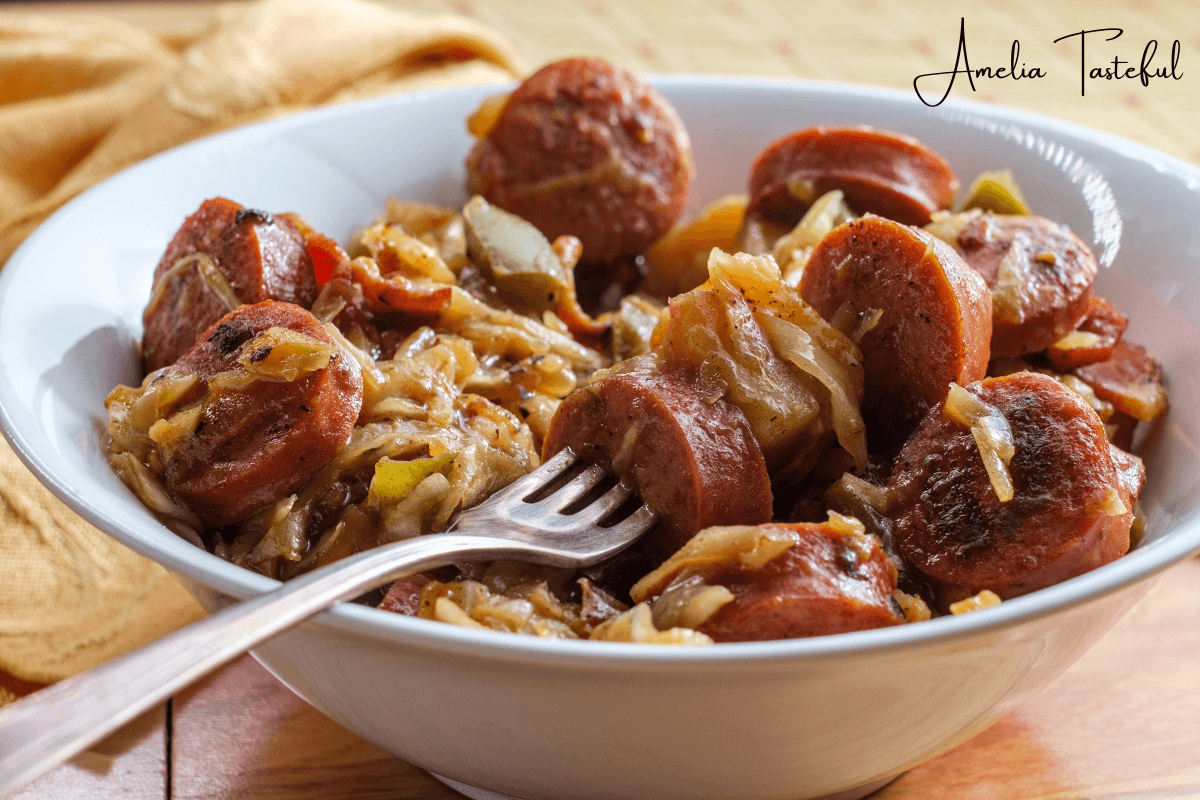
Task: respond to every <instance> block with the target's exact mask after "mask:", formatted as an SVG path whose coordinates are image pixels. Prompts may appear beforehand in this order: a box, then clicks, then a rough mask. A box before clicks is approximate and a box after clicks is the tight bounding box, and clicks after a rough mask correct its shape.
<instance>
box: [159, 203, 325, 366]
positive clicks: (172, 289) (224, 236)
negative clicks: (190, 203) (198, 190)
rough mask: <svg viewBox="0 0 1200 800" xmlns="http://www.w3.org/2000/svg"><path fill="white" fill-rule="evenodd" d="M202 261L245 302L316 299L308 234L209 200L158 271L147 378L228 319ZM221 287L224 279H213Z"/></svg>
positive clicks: (258, 213) (279, 221) (272, 218)
mask: <svg viewBox="0 0 1200 800" xmlns="http://www.w3.org/2000/svg"><path fill="white" fill-rule="evenodd" d="M197 254H198V255H200V256H203V257H205V258H207V259H209V260H210V261H211V264H212V265H213V266H215V267H216V271H217V273H219V275H220V276H224V283H225V284H227V286H228V288H229V289H232V292H233V294H234V295H235V296H236V300H237V301H238V302H241V303H258V302H261V301H263V300H282V301H285V302H288V303H296V304H298V305H301V306H304V307H305V308H307V307H309V306H311V305H312V302H313V300H315V299H316V297H317V282H316V278H315V277H314V276H313V263H312V257H311V256H310V255H309V254H308V251H307V250H306V249H305V246H304V236H303V235H302V234H301V233H300V231H299V230H297V229H296V226H295V225H294V224H293V223H292V222H291V221H289V220H287V219H285V218H283V217H275V216H272V215H271V214H268V213H266V212H263V211H256V210H254V209H248V208H243V207H242V206H241V205H239V204H237V203H235V202H233V201H232V200H227V199H225V198H223V197H217V198H213V199H211V200H205V201H204V203H202V204H201V206H200V208H199V209H198V210H197V211H196V213H194V214H192V215H191V216H190V217H188V218H187V219H186V220H184V223H183V225H182V227H180V229H179V230H178V231H177V232H176V233H175V236H174V238H172V239H171V243H170V244H169V245H167V251H166V252H165V253H164V254H163V257H162V259H161V260H160V261H159V262H158V267H156V268H155V270H154V288H153V290H152V293H151V297H150V302H149V304H148V305H147V306H146V309H145V311H144V312H143V314H142V326H143V328H144V331H145V333H144V335H143V337H142V363H143V366H144V367H145V369H146V372H148V373H149V372H153V371H154V370H156V369H159V368H161V367H165V366H167V365H168V364H173V363H175V361H176V359H178V358H179V357H180V356H181V355H183V353H184V351H186V350H187V349H188V348H189V347H191V346H192V345H193V344H195V342H196V340H197V339H198V337H199V336H200V333H201V332H202V331H203V330H205V329H206V328H207V327H208V326H210V325H212V324H213V323H214V322H216V321H217V320H219V319H220V318H221V317H223V316H225V314H226V313H228V312H229V311H230V310H231V307H230V304H231V302H232V300H231V299H229V298H223V297H222V296H221V293H222V291H223V289H222V287H220V286H214V278H215V276H214V275H213V274H212V273H208V275H207V276H206V270H205V265H204V264H202V263H200V260H199V259H197V258H192V259H188V260H186V261H185V260H184V259H187V258H188V256H194V255H197ZM215 280H216V281H217V282H219V281H220V278H215Z"/></svg>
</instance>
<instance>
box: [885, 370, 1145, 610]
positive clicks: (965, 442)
mask: <svg viewBox="0 0 1200 800" xmlns="http://www.w3.org/2000/svg"><path fill="white" fill-rule="evenodd" d="M966 391H968V392H969V393H971V394H972V395H974V396H975V397H976V398H978V399H979V400H981V401H982V402H983V403H984V404H986V405H987V406H990V407H991V408H993V409H996V410H997V411H999V413H1000V414H1002V415H1003V417H1004V419H1005V420H1006V421H1007V424H1008V426H1009V428H1010V429H1011V432H1012V439H1013V444H1014V446H1015V450H1014V453H1013V455H1012V457H1011V460H1010V461H1009V463H1008V465H1007V470H1008V474H1009V476H1010V477H1011V481H1012V485H1013V497H1012V499H1010V500H1008V501H1005V502H1001V501H1000V499H999V497H998V496H997V491H996V489H994V488H993V485H992V482H991V480H990V478H989V475H988V472H987V470H986V468H985V467H984V460H983V457H982V456H981V453H980V449H979V445H978V444H977V443H976V440H975V438H974V436H973V435H972V433H971V431H970V430H969V429H967V428H966V427H964V426H963V425H960V424H959V423H958V422H955V421H953V420H951V419H949V418H948V417H947V416H946V415H945V414H943V410H942V407H938V408H934V409H932V410H931V411H930V412H929V415H928V416H927V417H926V418H925V419H924V420H923V421H922V423H921V426H920V427H919V428H918V429H917V431H916V433H915V434H913V437H912V439H911V440H909V442H908V444H907V445H905V447H904V450H903V451H902V452H901V453H900V455H899V457H898V459H897V461H896V467H895V471H894V472H893V474H892V477H891V480H890V481H889V483H888V490H889V492H890V493H891V495H892V500H891V504H890V506H889V508H888V513H889V515H890V516H892V517H893V518H894V520H895V530H894V534H895V544H896V547H897V549H898V551H899V552H900V554H901V555H902V556H903V557H904V559H905V560H906V561H907V562H908V563H909V564H911V565H912V566H913V567H914V568H915V569H916V570H917V571H918V572H920V573H921V574H922V575H924V576H925V577H927V578H928V579H929V580H930V581H932V582H933V583H934V584H935V585H936V586H937V587H938V588H939V590H940V594H941V600H942V601H943V602H944V603H951V602H955V601H957V600H960V599H963V598H965V597H970V596H972V595H975V594H977V593H978V592H980V591H982V590H984V589H990V590H991V591H993V592H995V593H996V594H997V595H999V596H1000V597H1001V598H1005V599H1007V598H1010V597H1016V596H1017V595H1022V594H1027V593H1028V592H1032V591H1035V590H1037V589H1041V588H1044V587H1046V586H1051V585H1053V584H1055V583H1058V582H1060V581H1063V580H1066V579H1067V578H1072V577H1074V576H1076V575H1080V574H1082V573H1084V572H1087V571H1089V570H1092V569H1095V568H1096V567H1098V566H1101V565H1102V564H1106V563H1108V562H1110V561H1112V560H1114V559H1116V558H1118V557H1120V556H1121V555H1123V554H1124V553H1125V551H1126V550H1128V549H1129V529H1130V525H1131V523H1132V520H1133V516H1132V509H1131V506H1130V504H1129V503H1127V502H1124V500H1125V496H1123V494H1124V492H1123V488H1122V483H1121V479H1120V476H1119V475H1118V473H1117V470H1116V469H1115V468H1114V466H1113V461H1112V457H1111V456H1110V450H1109V445H1108V440H1107V439H1106V438H1105V435H1104V426H1103V424H1102V423H1101V421H1100V418H1099V417H1098V416H1097V415H1096V412H1095V411H1093V410H1092V408H1091V407H1090V406H1088V404H1087V403H1086V402H1085V401H1084V400H1083V398H1081V397H1080V396H1079V395H1077V394H1076V393H1075V392H1072V391H1071V390H1070V389H1068V388H1067V387H1065V386H1063V385H1062V384H1061V383H1059V382H1058V381H1056V380H1054V379H1053V378H1051V377H1049V376H1046V375H1041V374H1038V373H1033V372H1017V373H1013V374H1011V375H1006V376H1004V377H1000V378H988V379H987V380H984V381H982V382H980V383H977V384H974V385H972V386H968V387H966Z"/></svg>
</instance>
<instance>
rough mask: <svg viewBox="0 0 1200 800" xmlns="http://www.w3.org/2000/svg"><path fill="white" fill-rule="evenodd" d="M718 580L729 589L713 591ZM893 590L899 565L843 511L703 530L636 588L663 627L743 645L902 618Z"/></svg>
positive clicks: (890, 622) (877, 625) (635, 594)
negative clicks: (830, 516)
mask: <svg viewBox="0 0 1200 800" xmlns="http://www.w3.org/2000/svg"><path fill="white" fill-rule="evenodd" d="M716 587H721V589H723V590H724V591H721V590H720V589H718V590H717V591H716V592H715V597H714V592H713V589H715V588H716ZM895 590H896V568H895V567H894V566H893V565H892V561H891V559H889V558H888V556H887V554H886V553H885V552H884V550H883V548H882V547H881V545H880V543H879V540H878V539H877V538H875V537H874V536H870V535H867V534H866V533H864V532H863V528H862V525H861V524H859V523H858V521H857V520H854V519H850V518H841V519H840V520H838V521H837V522H836V523H835V522H834V521H833V520H830V521H829V522H817V523H812V522H801V523H774V522H772V523H767V524H765V525H758V526H755V527H747V526H725V527H713V528H707V529H705V530H703V531H701V532H700V533H699V534H698V535H696V536H695V537H693V538H692V539H691V540H690V541H689V542H688V543H687V544H686V545H684V547H682V548H680V550H679V551H677V552H676V553H674V554H673V555H672V556H671V557H670V558H669V559H667V560H666V562H665V563H663V565H662V566H660V567H659V568H658V569H656V570H654V571H653V572H652V573H650V574H648V575H647V576H646V577H645V578H643V579H642V580H641V581H639V582H638V584H637V585H636V586H635V587H634V589H633V592H632V594H633V598H634V599H636V600H639V601H642V600H648V601H649V602H650V604H651V610H652V613H653V614H654V616H655V623H656V624H658V625H660V627H661V626H662V625H668V626H675V625H683V626H685V627H694V628H695V629H696V630H698V631H700V632H702V633H705V634H708V635H709V636H711V637H712V638H713V639H714V640H715V641H718V642H746V641H764V640H768V639H791V638H796V637H801V636H823V635H826V634H832V633H845V632H847V631H855V630H865V629H868V628H880V627H884V626H888V625H898V624H901V623H903V622H905V618H904V616H903V613H902V611H901V609H900V607H899V606H898V605H897V604H896V602H895V600H894V599H893V592H895ZM703 595H708V596H707V597H704V596H703ZM722 595H723V596H722Z"/></svg>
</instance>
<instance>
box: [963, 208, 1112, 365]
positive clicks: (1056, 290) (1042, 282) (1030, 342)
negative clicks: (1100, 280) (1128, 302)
mask: <svg viewBox="0 0 1200 800" xmlns="http://www.w3.org/2000/svg"><path fill="white" fill-rule="evenodd" d="M958 250H959V252H960V253H962V256H963V258H964V259H966V261H967V263H968V264H970V265H971V267H972V268H973V269H975V271H977V272H978V273H979V274H980V275H982V276H983V279H984V280H985V281H986V282H987V285H988V288H989V289H990V290H991V292H992V312H993V317H992V358H1016V357H1018V356H1020V355H1023V354H1025V353H1037V352H1040V351H1042V350H1045V349H1046V348H1047V347H1049V346H1050V345H1052V344H1054V343H1055V342H1057V341H1058V340H1059V339H1062V338H1063V337H1064V336H1066V335H1067V334H1068V333H1070V332H1071V331H1073V330H1075V328H1076V327H1077V326H1078V325H1079V324H1080V322H1081V321H1082V320H1083V318H1084V316H1085V315H1086V314H1087V313H1088V310H1089V308H1090V307H1091V297H1092V284H1093V283H1094V282H1095V280H1096V272H1097V270H1098V269H1099V267H1098V265H1097V264H1096V259H1095V257H1094V256H1093V255H1092V251H1091V249H1090V248H1088V246H1087V245H1086V244H1085V243H1084V241H1083V240H1082V239H1080V238H1079V237H1078V236H1076V235H1075V234H1073V233H1071V231H1070V230H1069V229H1068V228H1067V227H1066V226H1065V225H1060V224H1058V223H1057V222H1053V221H1052V220H1048V219H1043V218H1042V217H1034V216H1015V215H1004V214H982V215H980V216H978V217H976V218H975V219H973V220H971V222H970V223H968V225H967V226H966V227H965V228H964V229H963V231H962V233H960V234H959V236H958Z"/></svg>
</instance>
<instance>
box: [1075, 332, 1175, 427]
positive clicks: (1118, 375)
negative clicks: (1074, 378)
mask: <svg viewBox="0 0 1200 800" xmlns="http://www.w3.org/2000/svg"><path fill="white" fill-rule="evenodd" d="M1075 374H1076V375H1078V376H1079V377H1080V379H1082V380H1083V382H1084V383H1086V384H1087V385H1088V386H1091V387H1092V391H1094V392H1095V393H1096V396H1097V397H1099V398H1100V399H1101V400H1107V401H1108V402H1110V403H1112V404H1113V405H1114V406H1115V407H1116V409H1117V411H1120V412H1123V413H1125V414H1128V415H1129V416H1131V417H1133V418H1135V419H1140V420H1142V421H1144V422H1149V421H1150V420H1152V419H1155V418H1156V417H1158V416H1160V415H1161V414H1163V413H1164V412H1165V411H1166V410H1167V406H1168V405H1169V401H1168V399H1167V390H1166V389H1165V388H1164V387H1163V370H1162V365H1161V364H1159V363H1158V361H1157V360H1155V358H1154V357H1153V356H1151V355H1150V354H1149V353H1148V352H1146V348H1144V347H1142V346H1141V345H1137V344H1132V343H1130V342H1126V341H1125V340H1121V341H1119V342H1117V344H1116V345H1115V346H1114V347H1113V352H1112V358H1110V359H1108V360H1107V361H1100V362H1098V363H1095V364H1086V365H1084V366H1082V367H1079V368H1078V369H1076V370H1075Z"/></svg>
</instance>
